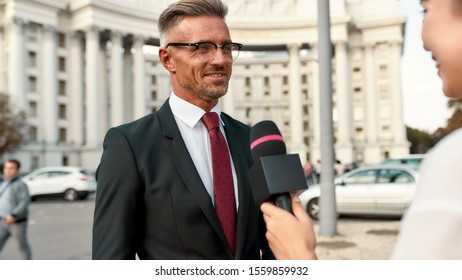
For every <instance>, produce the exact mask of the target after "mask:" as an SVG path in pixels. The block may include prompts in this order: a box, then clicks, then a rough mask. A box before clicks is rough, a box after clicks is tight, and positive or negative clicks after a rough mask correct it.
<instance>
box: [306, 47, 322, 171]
mask: <svg viewBox="0 0 462 280" xmlns="http://www.w3.org/2000/svg"><path fill="white" fill-rule="evenodd" d="M311 55H312V57H311V60H310V62H309V68H310V73H311V76H310V83H309V91H310V95H311V100H312V106H313V107H312V108H310V109H311V110H312V111H313V114H311V116H312V119H311V121H312V122H313V123H312V125H311V127H312V128H313V131H312V135H313V140H312V141H310V143H311V147H310V150H311V161H312V162H313V163H314V162H316V161H317V160H320V159H321V106H320V102H321V101H320V92H319V62H318V47H317V45H311Z"/></svg>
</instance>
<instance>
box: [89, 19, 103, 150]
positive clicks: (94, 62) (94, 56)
mask: <svg viewBox="0 0 462 280" xmlns="http://www.w3.org/2000/svg"><path fill="white" fill-rule="evenodd" d="M99 41H100V34H99V29H98V28H97V27H91V28H89V29H87V30H86V52H85V61H86V65H85V86H86V87H85V89H86V93H85V105H86V119H85V129H86V145H87V147H90V148H94V147H97V146H98V144H99V106H100V104H99V98H98V95H99V92H98V91H99V89H100V88H99V83H100V80H101V78H102V77H99V72H100V71H99V70H100V69H99Z"/></svg>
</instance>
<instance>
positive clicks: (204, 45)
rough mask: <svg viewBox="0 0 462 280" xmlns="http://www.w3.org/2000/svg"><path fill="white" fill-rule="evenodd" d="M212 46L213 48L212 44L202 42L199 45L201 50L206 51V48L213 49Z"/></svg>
mask: <svg viewBox="0 0 462 280" xmlns="http://www.w3.org/2000/svg"><path fill="white" fill-rule="evenodd" d="M211 48H212V46H211V45H210V44H200V45H199V49H200V50H204V51H206V50H209V49H211Z"/></svg>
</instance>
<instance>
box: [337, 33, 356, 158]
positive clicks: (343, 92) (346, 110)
mask: <svg viewBox="0 0 462 280" xmlns="http://www.w3.org/2000/svg"><path fill="white" fill-rule="evenodd" d="M348 69H349V67H348V58H347V46H346V43H345V42H338V43H336V44H335V74H336V93H337V112H338V122H337V129H338V130H337V136H338V137H337V143H336V145H335V146H336V158H337V159H339V160H341V161H342V162H345V163H347V162H352V161H353V160H354V155H353V143H352V140H353V127H352V120H353V117H352V112H353V108H352V103H351V99H352V98H351V87H350V83H349V71H348Z"/></svg>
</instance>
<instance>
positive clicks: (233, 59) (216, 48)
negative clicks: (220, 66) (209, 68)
mask: <svg viewBox="0 0 462 280" xmlns="http://www.w3.org/2000/svg"><path fill="white" fill-rule="evenodd" d="M202 44H209V45H213V46H214V47H215V53H214V54H213V55H212V56H211V57H210V58H209V59H208V60H207V61H204V62H209V61H211V60H213V59H214V58H215V55H216V54H217V50H218V48H220V49H221V51H222V52H224V49H225V47H226V46H229V45H233V46H236V47H237V52H238V53H237V55H236V57H233V56H232V52H233V51H231V60H232V61H235V60H236V59H237V58H238V57H239V52H240V51H241V48H242V44H240V43H235V42H228V43H224V44H223V45H218V44H215V43H213V42H197V43H181V42H171V43H168V44H167V45H166V46H165V48H168V47H170V46H173V47H194V48H195V50H196V55H197V50H199V47H200V46H201V45H202ZM225 57H226V56H225ZM198 58H199V60H201V59H200V57H199V55H198ZM201 61H203V60H201Z"/></svg>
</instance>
